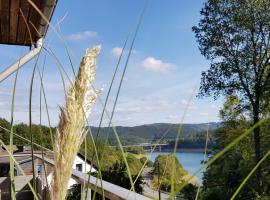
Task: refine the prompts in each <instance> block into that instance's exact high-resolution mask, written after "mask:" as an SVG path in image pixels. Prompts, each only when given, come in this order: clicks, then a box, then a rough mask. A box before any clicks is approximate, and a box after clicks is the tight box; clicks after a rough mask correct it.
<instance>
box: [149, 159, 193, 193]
mask: <svg viewBox="0 0 270 200" xmlns="http://www.w3.org/2000/svg"><path fill="white" fill-rule="evenodd" d="M173 165H175V171H174V172H173V170H172V166H173ZM153 175H154V178H153V184H154V186H155V187H157V188H158V187H159V186H160V188H161V189H162V190H165V191H170V190H171V177H172V176H174V177H173V178H174V184H175V185H174V188H176V189H175V191H176V192H179V186H180V185H181V184H182V183H183V182H185V176H187V175H188V172H187V171H186V170H185V169H184V168H183V167H182V165H181V164H180V163H179V161H178V159H177V157H176V156H175V155H173V154H171V155H159V156H157V157H156V159H155V162H154V170H153ZM159 178H160V182H159ZM159 184H160V185H159Z"/></svg>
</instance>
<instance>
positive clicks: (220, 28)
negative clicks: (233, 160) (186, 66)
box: [193, 0, 270, 190]
mask: <svg viewBox="0 0 270 200" xmlns="http://www.w3.org/2000/svg"><path fill="white" fill-rule="evenodd" d="M201 16H202V18H201V20H200V22H199V24H198V25H197V26H195V27H193V31H194V32H195V34H196V38H197V41H198V43H199V49H200V51H201V53H202V55H203V56H205V57H206V58H207V59H208V60H209V61H210V69H208V70H207V71H204V72H203V73H202V79H201V87H200V95H201V96H207V95H211V94H212V95H213V96H214V98H215V99H216V98H217V97H219V96H220V95H232V94H234V95H237V96H238V98H239V103H240V105H241V107H242V108H243V109H246V111H248V112H249V114H250V116H251V119H252V124H256V123H257V122H258V121H259V120H260V118H261V117H263V116H262V113H263V110H264V109H265V108H266V107H268V104H269V96H268V97H267V95H268V93H269V89H270V67H269V60H270V54H269V45H270V39H269V38H270V23H269V22H270V1H268V0H231V1H228V0H208V1H207V2H206V3H205V4H204V7H203V9H202V10H201ZM253 137H254V150H255V161H256V162H258V161H259V160H260V159H261V138H260V127H257V128H255V129H254V133H253ZM256 173H257V182H258V188H257V190H259V189H260V186H261V169H260V168H259V169H258V170H257V172H256Z"/></svg>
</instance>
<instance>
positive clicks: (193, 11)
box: [0, 0, 222, 126]
mask: <svg viewBox="0 0 270 200" xmlns="http://www.w3.org/2000/svg"><path fill="white" fill-rule="evenodd" d="M145 3H146V1H144V0H140V1H138V0H137V1H135V0H111V1H109V0H85V1H80V3H78V1H66V2H65V3H64V2H61V1H59V4H58V5H57V8H56V10H55V13H54V17H53V20H52V25H53V26H55V25H56V27H55V28H56V30H57V32H58V33H59V35H61V37H62V39H64V40H65V41H66V43H67V45H68V47H69V50H70V54H71V57H72V61H73V64H74V66H75V67H76V66H78V64H79V61H80V58H81V56H82V55H83V53H84V51H85V49H87V48H90V47H92V46H94V45H97V44H101V45H102V51H101V54H100V56H99V58H98V68H97V77H96V81H95V86H96V88H101V87H103V88H104V91H103V92H102V95H101V99H102V100H104V99H105V96H106V92H107V89H108V86H109V83H110V80H111V77H112V74H113V71H114V68H115V65H116V63H117V59H118V56H119V52H120V51H121V47H122V45H123V42H124V40H125V39H126V37H127V35H128V33H129V32H130V31H132V32H134V28H135V26H136V24H137V21H138V18H139V15H140V13H141V11H142V9H143V7H144V6H145ZM202 5H203V1H201V0H196V1H195V0H193V1H190V0H181V1H180V0H170V1H164V0H152V1H150V3H149V5H148V7H147V10H146V12H145V16H144V19H143V22H142V26H141V28H140V30H139V33H138V37H137V38H136V42H135V45H134V51H133V53H132V56H131V59H130V62H129V65H128V69H127V73H126V76H125V79H124V82H123V88H122V90H121V93H120V96H119V103H118V104H117V108H116V113H115V117H114V119H113V124H114V125H128V126H134V125H140V124H148V123H160V122H169V123H179V122H182V118H183V113H184V110H185V108H186V107H187V105H189V108H188V111H187V114H186V116H185V117H184V120H183V122H185V123H202V122H210V121H211V122H212V121H218V120H219V118H218V110H219V109H220V107H221V105H222V100H219V101H213V100H212V99H211V98H204V99H198V98H196V94H197V92H198V88H199V83H200V74H201V71H203V70H206V69H207V68H208V67H209V62H208V61H207V60H205V58H204V57H202V56H201V55H200V52H199V50H198V46H197V43H196V39H195V37H194V34H193V32H192V31H191V27H192V26H194V25H196V24H197V23H198V21H199V18H200V14H199V11H200V9H201V7H202ZM129 44H130V43H129ZM45 46H46V47H48V48H51V50H52V51H53V52H54V53H55V54H56V55H57V57H58V58H59V60H60V62H61V64H62V65H63V66H64V67H65V69H66V70H67V72H68V73H69V75H70V76H72V73H71V68H70V64H69V60H68V56H67V54H66V51H65V48H64V45H63V43H62V42H61V40H60V39H59V38H58V37H57V36H56V34H55V33H54V31H52V29H50V30H49V31H48V33H47V36H46V41H45ZM28 50H29V49H28V48H24V47H13V46H6V45H1V46H0V58H1V66H0V69H1V70H2V69H4V68H5V67H6V66H8V65H9V64H11V63H12V62H14V60H16V59H17V58H18V57H19V56H20V55H22V54H23V53H26V52H27V51H28ZM44 59H46V64H45V71H44V82H45V90H46V96H47V99H48V104H49V113H50V118H51V123H52V125H57V122H58V113H59V108H58V107H59V106H60V105H62V104H63V101H64V91H63V85H62V83H61V77H60V74H59V72H58V69H57V65H56V64H55V60H54V59H53V58H52V57H51V56H48V55H47V54H46V52H43V53H42V55H41V56H40V59H39V62H38V63H39V66H40V67H42V63H43V62H44ZM33 66H34V62H30V63H28V64H26V65H25V66H24V67H23V68H21V70H20V71H19V78H18V87H17V92H16V101H15V122H16V123H19V122H26V123H27V122H28V99H29V86H30V80H31V73H32V70H33ZM123 66H124V62H122V64H121V70H120V71H122V70H123ZM76 69H77V67H76ZM119 80H120V73H119V74H118V77H117V82H116V84H115V87H114V88H113V91H112V95H111V98H110V101H109V106H108V111H109V112H110V111H111V107H112V104H113V101H114V98H115V94H116V89H117V85H118V83H119ZM13 81H14V76H11V77H9V78H8V79H7V80H5V81H4V82H2V83H1V84H0V110H1V117H5V118H7V119H9V118H10V101H11V93H12V87H13ZM67 83H68V81H67ZM39 87H40V82H39V77H38V74H36V78H35V83H34V93H33V116H34V122H36V123H37V122H39V116H40V115H39ZM193 94H195V95H193ZM192 95H193V96H192ZM191 97H192V98H191ZM190 98H191V102H189V99H190ZM101 108H102V107H101V106H100V104H99V103H96V105H95V106H94V109H93V111H92V114H91V116H90V118H89V122H90V123H91V124H93V125H97V123H98V122H99V118H100V113H101ZM41 116H42V123H43V124H48V121H47V118H46V115H45V109H44V104H43V106H42V114H41ZM103 125H104V126H106V125H107V120H105V121H104V124H103Z"/></svg>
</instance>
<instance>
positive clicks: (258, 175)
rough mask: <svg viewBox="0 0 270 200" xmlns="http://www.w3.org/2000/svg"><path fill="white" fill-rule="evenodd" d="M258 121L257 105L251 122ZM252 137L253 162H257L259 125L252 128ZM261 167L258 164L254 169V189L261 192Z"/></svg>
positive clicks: (259, 141) (259, 157) (258, 158)
mask: <svg viewBox="0 0 270 200" xmlns="http://www.w3.org/2000/svg"><path fill="white" fill-rule="evenodd" d="M259 121H260V119H259V106H258V107H257V106H255V107H254V110H253V124H254V125H256V124H257V123H258V122H259ZM253 137H254V150H255V162H256V163H258V162H259V161H260V160H261V140H260V127H259V126H258V127H256V128H255V129H254V130H253ZM261 174H262V173H261V167H260V166H259V167H258V169H257V170H256V190H257V192H258V193H259V194H261V186H262V180H261V178H262V177H261Z"/></svg>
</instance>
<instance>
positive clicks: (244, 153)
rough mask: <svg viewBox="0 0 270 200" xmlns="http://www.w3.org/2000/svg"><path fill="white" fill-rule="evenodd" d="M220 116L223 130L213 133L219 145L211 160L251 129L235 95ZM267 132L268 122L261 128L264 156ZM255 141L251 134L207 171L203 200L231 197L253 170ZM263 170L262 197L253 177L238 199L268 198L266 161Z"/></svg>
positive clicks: (266, 149)
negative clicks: (244, 131)
mask: <svg viewBox="0 0 270 200" xmlns="http://www.w3.org/2000/svg"><path fill="white" fill-rule="evenodd" d="M220 117H221V120H222V121H223V127H220V128H218V129H216V130H215V132H214V133H213V135H214V137H215V139H216V145H215V146H214V147H213V149H211V153H210V156H211V157H213V156H215V155H216V154H217V153H218V152H220V151H221V150H222V149H224V147H225V146H227V145H228V144H229V143H231V142H232V141H233V140H234V139H235V138H236V137H238V136H239V135H240V134H241V131H243V130H246V129H247V128H248V127H249V126H250V120H247V119H246V117H245V116H244V115H243V113H242V112H241V110H239V101H238V99H237V98H236V97H235V96H230V97H228V98H227V100H226V101H225V103H224V105H223V109H222V110H220ZM268 130H269V123H265V124H263V125H262V126H261V139H262V145H261V147H262V152H264V153H266V152H267V151H269V146H270V140H269V134H268ZM252 139H253V138H252V135H248V136H247V137H245V138H244V139H243V140H241V141H240V142H239V143H238V144H237V145H235V146H234V147H233V148H232V149H230V150H229V151H227V152H226V154H224V155H223V156H221V157H220V158H218V160H217V161H216V162H214V163H213V164H212V165H210V166H209V167H208V168H207V169H206V171H205V172H204V176H203V187H202V199H203V200H204V199H207V200H214V199H221V200H222V199H230V198H231V196H232V195H233V194H234V192H235V191H236V189H237V188H238V187H239V185H240V184H241V182H242V181H243V180H244V178H245V177H246V176H247V174H248V173H249V172H250V171H251V170H252V168H253V167H254V162H252V161H253V152H254V151H253V148H252V146H251V145H250V143H251V142H252ZM261 167H262V174H263V176H262V180H263V185H262V187H261V188H260V191H261V194H260V195H258V192H257V191H255V190H254V189H253V188H256V186H257V184H256V177H255V176H251V177H250V179H249V181H248V182H247V183H246V184H245V186H244V187H243V188H242V189H241V191H240V193H239V194H238V195H237V199H239V200H242V199H243V200H246V199H263V197H265V198H266V197H269V195H270V188H269V185H270V176H269V175H270V174H269V160H266V161H264V162H263V163H262V164H261ZM258 197H259V198H258ZM266 199H269V198H266Z"/></svg>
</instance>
